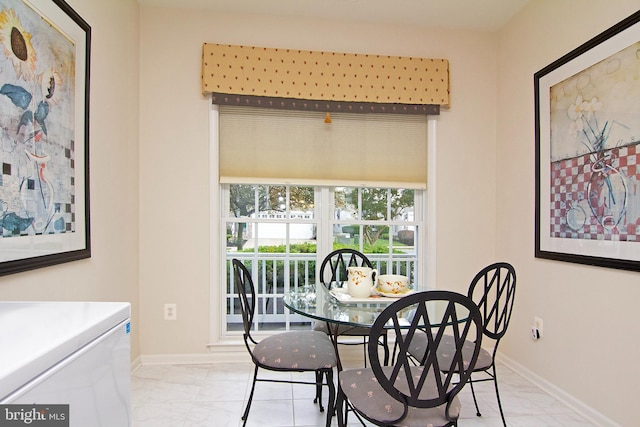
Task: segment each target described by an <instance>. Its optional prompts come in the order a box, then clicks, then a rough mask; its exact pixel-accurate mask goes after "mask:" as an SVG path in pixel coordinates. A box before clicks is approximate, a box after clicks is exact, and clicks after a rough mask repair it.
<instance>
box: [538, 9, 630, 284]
mask: <svg viewBox="0 0 640 427" xmlns="http://www.w3.org/2000/svg"><path fill="white" fill-rule="evenodd" d="M639 54H640V11H638V12H636V13H634V14H632V15H631V16H629V17H627V18H626V19H624V20H622V21H621V22H619V23H617V24H616V25H614V26H612V27H611V28H609V29H607V30H606V31H604V32H602V33H601V34H599V35H597V36H596V37H594V38H592V39H591V40H589V41H587V42H586V43H584V44H582V45H581V46H579V47H578V48H576V49H574V50H572V51H571V52H569V53H567V54H566V55H564V56H563V57H561V58H559V59H558V60H556V61H554V62H553V63H551V64H549V65H548V66H546V67H544V68H543V69H541V70H540V71H538V72H537V73H535V74H534V92H535V93H534V99H535V257H537V258H544V259H550V260H557V261H564V262H571V263H578V264H585V265H592V266H599V267H607V268H616V269H624V270H632V271H640V218H638V215H640V211H637V209H636V203H638V202H640V200H639V197H640V195H636V192H635V190H633V191H632V190H631V187H633V188H634V189H635V185H636V180H637V179H639V178H640V166H639V167H636V164H635V162H636V148H637V151H638V156H639V158H638V159H639V160H640V147H638V143H639V142H640V103H639V102H638V99H640V87H639V85H640V82H638V80H637V79H636V80H635V82H634V81H633V79H632V78H631V76H632V75H633V74H634V73H639V72H640V60H638V59H637V56H636V55H639ZM631 56H633V57H634V58H635V60H634V61H632V60H630V59H631ZM636 75H637V74H636ZM639 193H640V192H639Z"/></svg>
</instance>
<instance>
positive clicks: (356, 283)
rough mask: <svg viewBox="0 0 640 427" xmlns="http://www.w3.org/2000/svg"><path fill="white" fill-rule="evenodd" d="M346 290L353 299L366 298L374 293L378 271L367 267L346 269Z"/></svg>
mask: <svg viewBox="0 0 640 427" xmlns="http://www.w3.org/2000/svg"><path fill="white" fill-rule="evenodd" d="M347 271H348V280H347V290H348V291H349V295H351V296H352V297H354V298H367V297H368V296H369V295H371V294H372V293H374V292H375V283H376V277H377V276H378V270H376V269H374V268H369V267H347Z"/></svg>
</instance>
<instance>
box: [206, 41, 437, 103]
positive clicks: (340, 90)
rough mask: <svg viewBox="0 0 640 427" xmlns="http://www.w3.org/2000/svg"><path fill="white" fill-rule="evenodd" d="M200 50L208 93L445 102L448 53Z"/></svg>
mask: <svg viewBox="0 0 640 427" xmlns="http://www.w3.org/2000/svg"><path fill="white" fill-rule="evenodd" d="M202 54H203V58H202V91H203V93H207V94H209V93H214V94H227V95H239V96H257V97H263V98H265V97H266V98H286V99H290V100H291V99H292V100H297V99H304V100H317V101H333V102H346V103H367V104H370V103H373V104H409V105H420V106H424V105H433V106H447V105H449V61H448V60H446V59H428V58H411V57H400V56H383V55H369V54H349V53H336V52H319V51H304V50H294V49H274V48H262V47H252V46H233V45H221V44H213V43H205V44H204V45H203V52H202ZM280 108H281V107H280ZM438 111H439V110H438Z"/></svg>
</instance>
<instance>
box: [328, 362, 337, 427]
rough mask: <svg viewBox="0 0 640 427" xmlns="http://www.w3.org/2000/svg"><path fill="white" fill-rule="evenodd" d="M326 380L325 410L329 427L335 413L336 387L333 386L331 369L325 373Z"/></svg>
mask: <svg viewBox="0 0 640 427" xmlns="http://www.w3.org/2000/svg"><path fill="white" fill-rule="evenodd" d="M325 377H326V378H327V386H328V387H329V404H328V405H327V406H328V410H327V427H331V418H332V417H333V414H334V412H335V407H336V402H335V399H336V386H335V385H334V384H333V369H330V370H328V371H326V372H325Z"/></svg>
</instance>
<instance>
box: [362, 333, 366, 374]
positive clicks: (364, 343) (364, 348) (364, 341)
mask: <svg viewBox="0 0 640 427" xmlns="http://www.w3.org/2000/svg"><path fill="white" fill-rule="evenodd" d="M362 354H363V357H364V367H365V368H366V367H367V337H362Z"/></svg>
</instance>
